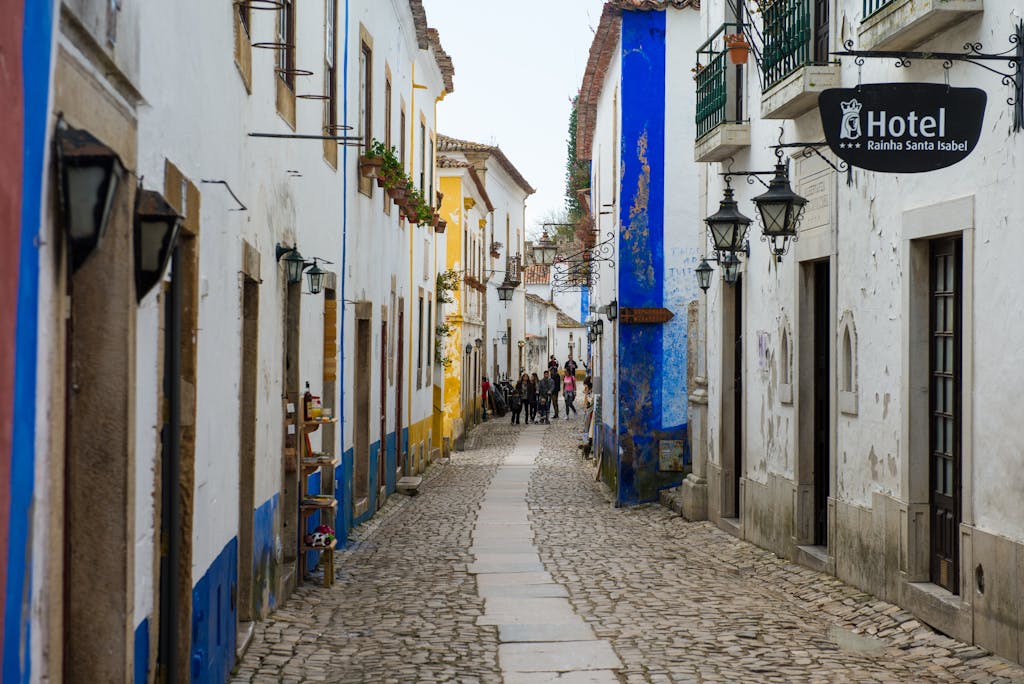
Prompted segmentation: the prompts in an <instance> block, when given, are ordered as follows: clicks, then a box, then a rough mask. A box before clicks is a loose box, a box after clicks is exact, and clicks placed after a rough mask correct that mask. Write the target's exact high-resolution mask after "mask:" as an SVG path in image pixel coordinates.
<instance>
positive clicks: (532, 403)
mask: <svg viewBox="0 0 1024 684" xmlns="http://www.w3.org/2000/svg"><path fill="white" fill-rule="evenodd" d="M520 382H522V383H523V384H524V385H525V386H526V393H525V394H524V395H523V396H524V397H525V398H526V424H527V425H529V424H530V423H532V422H534V421H535V420H537V374H536V373H534V374H533V377H532V378H531V377H530V376H529V375H527V374H526V373H523V379H522V380H521V381H520Z"/></svg>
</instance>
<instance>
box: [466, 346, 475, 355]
mask: <svg viewBox="0 0 1024 684" xmlns="http://www.w3.org/2000/svg"><path fill="white" fill-rule="evenodd" d="M472 353H473V345H471V344H467V345H466V356H469V355H470V354H472Z"/></svg>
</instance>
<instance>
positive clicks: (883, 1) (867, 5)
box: [864, 0, 893, 19]
mask: <svg viewBox="0 0 1024 684" xmlns="http://www.w3.org/2000/svg"><path fill="white" fill-rule="evenodd" d="M892 3H893V0H864V18H865V19H866V18H867V17H870V16H871V15H872V14H874V13H875V12H877V11H878V10H880V9H882V8H883V7H888V6H889V5H891V4H892Z"/></svg>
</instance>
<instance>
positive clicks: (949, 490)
mask: <svg viewBox="0 0 1024 684" xmlns="http://www.w3.org/2000/svg"><path fill="white" fill-rule="evenodd" d="M942 462H943V463H944V464H945V466H946V477H945V481H944V482H943V490H942V491H943V493H944V494H946V495H947V496H953V459H951V458H944V459H942Z"/></svg>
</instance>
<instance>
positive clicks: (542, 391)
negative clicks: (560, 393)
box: [537, 371, 555, 425]
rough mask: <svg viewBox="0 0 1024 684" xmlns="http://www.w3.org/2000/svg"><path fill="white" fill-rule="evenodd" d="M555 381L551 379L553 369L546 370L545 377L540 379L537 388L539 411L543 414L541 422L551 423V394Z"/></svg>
mask: <svg viewBox="0 0 1024 684" xmlns="http://www.w3.org/2000/svg"><path fill="white" fill-rule="evenodd" d="M554 386H555V381H554V380H552V379H551V371H544V379H543V380H541V381H540V386H539V388H538V390H537V395H538V397H539V399H538V407H537V411H538V413H540V415H541V422H542V423H544V424H545V425H550V424H551V421H550V420H548V412H549V410H550V408H551V394H552V392H554Z"/></svg>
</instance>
